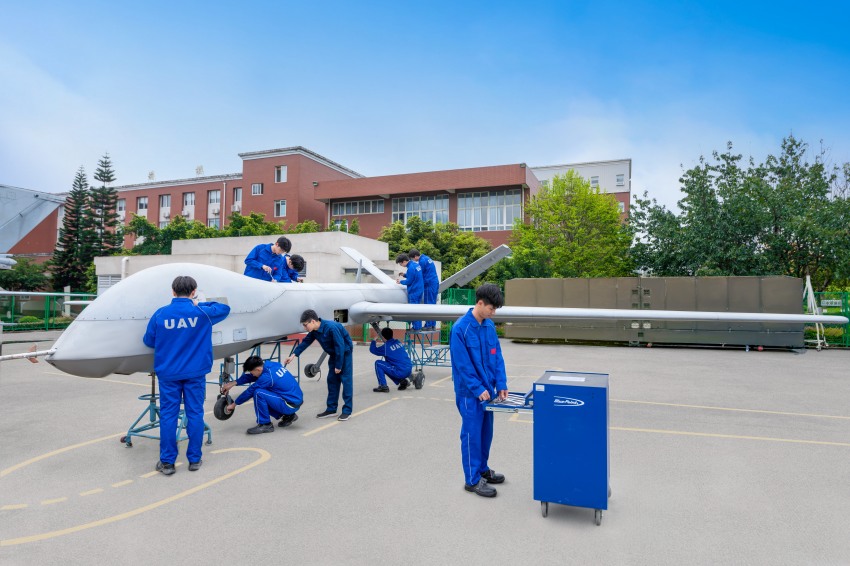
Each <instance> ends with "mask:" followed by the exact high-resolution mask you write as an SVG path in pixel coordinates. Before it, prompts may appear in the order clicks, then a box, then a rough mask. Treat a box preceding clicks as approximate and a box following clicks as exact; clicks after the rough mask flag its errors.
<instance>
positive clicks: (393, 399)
mask: <svg viewBox="0 0 850 566" xmlns="http://www.w3.org/2000/svg"><path fill="white" fill-rule="evenodd" d="M395 400H396V397H393V398H392V399H387V400H386V401H381V402H380V403H378V404H377V405H372V406H371V407H366V408H365V409H363V410H362V411H358V412H356V413H351V418H352V419H353V418H354V417H359V416H360V415H362V414H364V413H368V412H369V411H371V410H372V409H377V408H378V407H383V406H384V405H386V404H387V403H392V402H393V401H395ZM338 424H342V422H341V421H333V422H331V423H328V424H326V425H325V426H320V427H319V428H316V429H313V430H311V431H310V432H305V433H304V434H302V435H301V436H310V435H313V434H316V433H317V432H321V431H323V430H325V429H328V428H331V427H332V426H336V425H338Z"/></svg>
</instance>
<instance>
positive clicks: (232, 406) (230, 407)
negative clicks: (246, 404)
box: [224, 403, 236, 414]
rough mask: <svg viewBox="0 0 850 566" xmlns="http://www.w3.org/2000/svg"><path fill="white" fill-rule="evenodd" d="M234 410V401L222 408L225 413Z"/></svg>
mask: <svg viewBox="0 0 850 566" xmlns="http://www.w3.org/2000/svg"><path fill="white" fill-rule="evenodd" d="M235 410H236V403H231V404H230V405H227V406H226V407H225V408H224V412H225V413H227V414H230V413H232V412H233V411H235Z"/></svg>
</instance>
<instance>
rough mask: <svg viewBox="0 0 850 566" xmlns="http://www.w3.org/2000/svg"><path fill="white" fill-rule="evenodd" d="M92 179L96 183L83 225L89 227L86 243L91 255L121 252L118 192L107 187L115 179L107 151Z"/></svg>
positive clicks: (121, 234)
mask: <svg viewBox="0 0 850 566" xmlns="http://www.w3.org/2000/svg"><path fill="white" fill-rule="evenodd" d="M94 178H95V180H96V181H99V182H100V186H99V187H92V189H91V191H90V198H91V202H90V205H89V209H88V213H87V217H86V218H87V227H88V228H89V229H90V230H91V232H90V235H91V242H90V243H89V246H90V247H91V253H92V257H96V256H103V255H113V254H115V253H117V252H119V251H121V248H122V244H123V243H124V235H123V232H122V230H121V222H120V220H119V219H118V213H117V212H116V211H115V208H116V205H117V203H118V191H116V190H115V189H114V188H112V187H110V186H108V185H109V184H110V183H112V182H114V181H115V171H114V170H113V169H112V161H111V160H110V158H109V154H108V153H105V154H104V155H103V157H101V158H100V161H98V163H97V170H96V171H95V173H94Z"/></svg>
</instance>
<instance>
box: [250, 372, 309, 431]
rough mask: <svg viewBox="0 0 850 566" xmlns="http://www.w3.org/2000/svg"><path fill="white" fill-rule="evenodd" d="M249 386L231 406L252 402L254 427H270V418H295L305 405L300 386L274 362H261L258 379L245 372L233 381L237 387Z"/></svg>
mask: <svg viewBox="0 0 850 566" xmlns="http://www.w3.org/2000/svg"><path fill="white" fill-rule="evenodd" d="M249 383H250V384H251V385H250V386H248V389H246V390H245V391H243V392H242V393H240V394H239V397H237V398H236V400H235V401H234V402H235V403H236V404H237V405H241V404H242V403H244V402H245V401H247V400H248V399H253V400H254V413H255V414H256V416H257V424H267V423H270V422H271V419H270V417H274V418H276V419H279V418H280V417H282V416H284V415H294V414H295V412H296V411H298V409H299V408H300V407H301V404H302V403H303V402H304V394H303V393H302V392H301V386H300V385H298V382H297V381H296V380H295V378H294V377H293V376H292V374H291V373H289V370H287V369H286V368H285V367H283V365H281V364H279V363H277V362H272V361H266V362H263V373H261V374H260V377H254V375H253V374H251V373H249V372H245V373H243V374H242V375H241V376H239V378H238V379H237V380H236V385H248V384H249Z"/></svg>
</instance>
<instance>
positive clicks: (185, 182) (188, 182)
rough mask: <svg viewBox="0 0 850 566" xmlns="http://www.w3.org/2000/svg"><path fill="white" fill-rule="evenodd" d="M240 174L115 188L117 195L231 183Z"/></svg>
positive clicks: (153, 182) (239, 176) (240, 175)
mask: <svg viewBox="0 0 850 566" xmlns="http://www.w3.org/2000/svg"><path fill="white" fill-rule="evenodd" d="M241 178H242V173H228V174H225V175H210V176H207V177H191V178H189V179H173V180H169V181H148V182H147V183H138V184H135V185H121V186H118V187H115V190H116V191H118V192H119V193H120V192H122V191H137V190H140V189H156V188H158V187H172V186H174V185H198V184H201V183H209V182H213V181H232V180H236V179H241Z"/></svg>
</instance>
